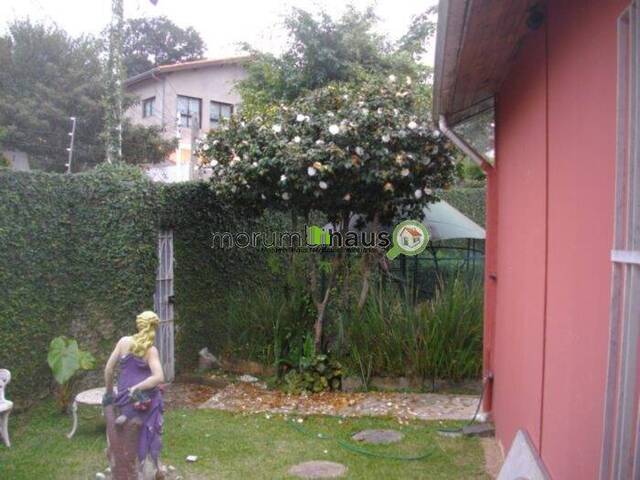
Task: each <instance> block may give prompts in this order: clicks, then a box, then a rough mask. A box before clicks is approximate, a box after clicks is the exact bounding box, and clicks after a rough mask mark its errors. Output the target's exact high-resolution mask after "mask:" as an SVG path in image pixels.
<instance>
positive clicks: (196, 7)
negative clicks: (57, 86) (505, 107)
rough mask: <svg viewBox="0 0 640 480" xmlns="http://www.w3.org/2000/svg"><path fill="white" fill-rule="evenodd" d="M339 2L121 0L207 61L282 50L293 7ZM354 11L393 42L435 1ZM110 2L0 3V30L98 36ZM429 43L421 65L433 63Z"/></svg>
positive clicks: (337, 4)
mask: <svg viewBox="0 0 640 480" xmlns="http://www.w3.org/2000/svg"><path fill="white" fill-rule="evenodd" d="M347 3H348V2H347V1H345V0H322V1H320V0H158V4H157V6H153V5H152V4H151V2H150V1H149V0H124V10H125V17H127V18H132V17H143V16H149V17H150V16H159V15H166V16H167V17H169V18H170V19H171V20H172V21H173V22H174V23H176V24H177V25H179V26H181V27H188V26H192V27H194V28H195V29H196V30H197V31H198V32H199V33H200V35H201V36H202V38H203V39H204V41H205V43H206V44H207V49H208V50H207V53H206V55H207V57H209V58H221V57H226V56H232V55H235V54H238V53H239V50H238V47H237V44H238V43H239V42H248V43H250V44H251V45H253V46H254V47H257V48H258V49H259V50H262V51H268V52H271V53H275V54H277V53H279V52H282V51H283V50H284V48H285V46H286V36H285V32H284V28H283V26H282V20H283V17H284V15H285V14H286V13H287V12H288V11H289V10H290V9H291V7H293V6H296V7H299V8H303V9H305V10H309V11H318V10H320V9H321V8H324V9H325V10H326V11H327V12H329V13H330V14H331V15H332V16H334V17H337V16H340V15H341V14H342V13H343V12H344V10H345V6H346V4H347ZM349 3H351V4H353V5H354V6H356V7H357V8H359V9H363V8H365V7H367V6H368V5H374V6H375V10H376V13H377V15H378V16H379V17H380V24H379V26H378V29H377V30H378V32H379V33H384V34H385V35H387V36H388V38H389V39H390V40H397V39H399V38H400V37H401V36H402V35H403V34H404V33H405V32H406V30H407V28H408V26H409V24H410V22H411V18H412V17H413V16H414V15H417V14H419V13H421V12H423V11H424V10H426V9H427V8H429V7H430V6H432V5H434V4H437V3H438V2H437V0H351V1H350V2H349ZM110 15H111V0H0V31H4V30H6V26H7V24H8V23H9V22H11V21H12V20H14V19H16V18H25V17H29V18H31V19H32V20H42V21H47V22H53V23H56V24H58V25H59V26H60V27H62V28H64V29H65V30H67V31H68V32H69V33H71V34H72V35H79V34H82V33H92V34H99V33H100V32H101V31H102V30H103V29H104V28H105V27H106V25H107V24H108V22H109V18H110ZM433 55H434V46H433V45H431V46H430V48H429V52H428V54H427V55H426V56H425V58H424V61H426V62H427V63H429V64H433Z"/></svg>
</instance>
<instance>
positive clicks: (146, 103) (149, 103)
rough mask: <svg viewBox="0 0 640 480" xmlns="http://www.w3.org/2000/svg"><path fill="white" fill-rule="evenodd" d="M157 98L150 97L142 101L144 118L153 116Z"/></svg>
mask: <svg viewBox="0 0 640 480" xmlns="http://www.w3.org/2000/svg"><path fill="white" fill-rule="evenodd" d="M155 103H156V97H150V98H147V99H145V100H143V101H142V118H148V117H152V116H153V112H154V106H155Z"/></svg>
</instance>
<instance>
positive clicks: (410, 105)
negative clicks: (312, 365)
mask: <svg viewBox="0 0 640 480" xmlns="http://www.w3.org/2000/svg"><path fill="white" fill-rule="evenodd" d="M419 104H420V102H419V98H418V95H416V87H415V85H414V84H413V82H412V80H411V78H409V77H405V78H396V77H395V76H394V75H391V76H389V77H388V78H387V79H384V80H382V79H369V80H367V81H364V82H359V83H357V84H348V83H342V84H331V85H329V86H326V87H323V88H320V89H317V90H315V91H313V92H311V93H310V94H309V95H307V96H304V97H301V98H300V99H298V100H296V101H294V102H293V103H291V104H289V105H281V106H280V108H279V109H278V111H277V113H276V114H275V115H274V116H273V117H272V119H271V118H270V120H268V121H265V120H263V119H262V118H261V117H259V116H255V117H251V118H245V117H239V118H232V119H231V121H230V122H229V123H228V124H227V125H225V126H224V127H223V128H221V129H219V130H212V131H210V133H209V134H208V136H207V138H206V139H205V141H204V142H203V143H202V144H201V146H200V152H199V154H200V157H201V158H202V161H203V163H204V164H205V165H207V166H208V167H210V168H211V169H212V173H213V176H212V184H213V188H214V190H215V191H216V192H217V193H218V194H219V195H221V196H222V197H228V198H231V199H233V201H237V202H240V203H241V204H243V206H245V207H246V206H249V207H251V208H253V209H254V210H255V211H256V213H258V212H261V211H263V210H265V209H275V210H281V211H291V212H294V214H296V215H299V216H303V217H304V218H308V215H309V213H310V212H312V211H318V212H322V213H323V214H325V215H326V217H327V218H328V219H329V220H330V221H332V222H334V223H335V224H337V225H339V226H344V225H348V224H349V219H350V217H351V216H352V215H354V214H358V215H362V216H364V217H365V218H366V219H367V220H369V221H371V222H373V224H374V226H379V225H381V224H384V225H389V224H391V223H392V222H394V221H397V220H400V219H402V218H421V217H422V208H423V207H424V206H425V205H427V204H428V203H429V202H433V201H435V200H436V197H435V195H434V189H436V188H446V187H447V186H448V185H449V184H450V183H451V182H452V179H453V173H454V167H453V154H452V152H451V150H450V146H449V143H448V141H447V140H446V139H445V138H444V136H442V135H441V134H440V133H439V132H437V131H434V130H432V129H431V128H430V127H429V125H428V124H427V115H426V113H424V112H421V111H420V109H419V108H418V107H417V106H418V105H419ZM310 270H311V272H312V274H311V289H312V292H314V294H315V295H316V298H315V301H316V306H317V308H318V320H317V322H316V332H315V333H316V347H318V346H319V345H320V341H321V337H322V324H323V321H324V312H325V309H326V305H327V302H328V299H329V291H330V287H331V283H332V280H333V275H332V276H331V277H330V278H329V281H328V288H326V290H325V292H324V293H322V292H317V291H316V290H317V289H316V288H315V287H316V285H317V282H316V280H315V272H316V271H317V270H316V269H315V268H312V269H310ZM336 270H337V265H334V268H333V269H332V271H333V272H335V271H336ZM366 271H367V272H368V270H366ZM363 283H364V284H366V276H365V279H364V280H363ZM365 294H366V292H365ZM361 298H362V296H361Z"/></svg>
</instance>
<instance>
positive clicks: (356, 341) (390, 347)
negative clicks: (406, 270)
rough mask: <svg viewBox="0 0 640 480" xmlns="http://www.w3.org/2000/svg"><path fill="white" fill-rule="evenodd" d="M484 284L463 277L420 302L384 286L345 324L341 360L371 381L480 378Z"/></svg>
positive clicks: (391, 287)
mask: <svg viewBox="0 0 640 480" xmlns="http://www.w3.org/2000/svg"><path fill="white" fill-rule="evenodd" d="M482 297H483V293H482V286H481V285H480V284H479V283H478V282H469V281H465V279H463V278H462V277H460V276H457V277H454V278H452V279H450V280H449V281H448V282H447V283H442V282H441V283H440V284H439V286H438V289H437V290H436V293H435V295H434V297H433V298H432V299H431V300H428V301H425V302H422V303H420V304H418V305H416V306H413V305H411V304H410V302H407V301H405V299H404V298H403V296H402V295H401V294H400V292H399V291H398V290H397V289H396V288H395V287H393V286H386V287H379V288H377V289H376V290H375V291H374V292H372V294H371V295H370V297H369V299H368V301H367V303H366V304H365V306H364V308H363V309H362V311H361V312H353V313H352V315H351V318H350V319H349V323H348V325H346V326H345V329H346V337H345V342H346V345H345V350H346V352H347V354H346V358H344V359H343V360H342V361H343V362H344V363H345V364H346V365H347V366H348V367H349V368H350V370H352V371H354V372H355V373H357V374H358V375H359V376H360V377H361V379H362V380H363V382H364V384H365V385H367V384H368V381H369V379H370V377H371V376H372V375H402V376H411V377H420V378H422V379H423V380H431V381H435V380H436V379H446V380H449V381H454V382H455V381H460V380H464V379H471V378H477V377H479V376H480V373H481V369H482V305H483V303H482Z"/></svg>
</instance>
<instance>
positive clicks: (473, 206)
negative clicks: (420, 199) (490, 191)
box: [439, 186, 486, 226]
mask: <svg viewBox="0 0 640 480" xmlns="http://www.w3.org/2000/svg"><path fill="white" fill-rule="evenodd" d="M439 195H440V196H441V198H442V200H444V201H446V202H449V203H450V204H451V205H453V206H454V207H455V208H457V209H458V210H460V211H461V212H462V213H464V214H465V215H466V216H468V217H469V218H470V219H471V220H473V221H474V222H476V223H477V224H478V225H481V226H484V225H485V216H486V205H485V197H486V189H485V188H484V186H483V187H454V188H451V189H449V190H447V191H444V192H441V193H440V194H439Z"/></svg>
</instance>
